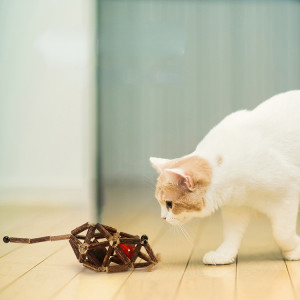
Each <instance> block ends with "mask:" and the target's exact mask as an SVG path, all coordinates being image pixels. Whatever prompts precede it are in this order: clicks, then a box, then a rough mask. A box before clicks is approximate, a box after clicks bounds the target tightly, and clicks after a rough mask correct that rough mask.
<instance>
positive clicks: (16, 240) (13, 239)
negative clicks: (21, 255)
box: [9, 237, 30, 244]
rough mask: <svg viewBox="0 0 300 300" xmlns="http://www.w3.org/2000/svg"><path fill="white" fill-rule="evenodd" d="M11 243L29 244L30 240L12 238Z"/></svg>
mask: <svg viewBox="0 0 300 300" xmlns="http://www.w3.org/2000/svg"><path fill="white" fill-rule="evenodd" d="M9 241H10V242H11V243H22V244H29V241H30V239H27V238H16V237H10V238H9Z"/></svg>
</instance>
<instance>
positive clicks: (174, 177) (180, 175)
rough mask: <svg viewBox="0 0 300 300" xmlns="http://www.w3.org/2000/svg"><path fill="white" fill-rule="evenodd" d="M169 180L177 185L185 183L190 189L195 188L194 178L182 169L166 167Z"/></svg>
mask: <svg viewBox="0 0 300 300" xmlns="http://www.w3.org/2000/svg"><path fill="white" fill-rule="evenodd" d="M164 172H165V173H166V175H167V177H168V180H169V182H171V183H172V184H175V185H180V184H184V185H185V186H186V187H187V188H188V189H189V190H190V191H192V190H193V189H194V180H193V178H192V177H191V176H189V175H187V174H185V172H184V171H183V170H182V169H165V170H164Z"/></svg>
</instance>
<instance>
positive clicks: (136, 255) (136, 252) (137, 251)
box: [130, 244, 142, 262]
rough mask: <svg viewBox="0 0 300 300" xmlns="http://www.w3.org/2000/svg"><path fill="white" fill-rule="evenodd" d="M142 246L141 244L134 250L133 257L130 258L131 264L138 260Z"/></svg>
mask: <svg viewBox="0 0 300 300" xmlns="http://www.w3.org/2000/svg"><path fill="white" fill-rule="evenodd" d="M141 247H142V245H141V244H137V245H136V247H135V249H134V250H133V253H132V256H131V258H130V260H131V262H135V260H136V259H137V257H138V255H139V252H140V250H141Z"/></svg>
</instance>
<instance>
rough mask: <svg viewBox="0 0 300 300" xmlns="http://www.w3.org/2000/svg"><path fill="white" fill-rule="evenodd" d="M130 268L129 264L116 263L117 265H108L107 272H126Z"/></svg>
mask: <svg viewBox="0 0 300 300" xmlns="http://www.w3.org/2000/svg"><path fill="white" fill-rule="evenodd" d="M128 269H129V267H128V266H127V265H116V266H108V267H106V271H107V273H114V272H124V271H127V270H128Z"/></svg>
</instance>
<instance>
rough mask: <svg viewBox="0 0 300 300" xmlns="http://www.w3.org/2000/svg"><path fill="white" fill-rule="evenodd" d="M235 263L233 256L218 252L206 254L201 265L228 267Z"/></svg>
mask: <svg viewBox="0 0 300 300" xmlns="http://www.w3.org/2000/svg"><path fill="white" fill-rule="evenodd" d="M234 261H235V256H232V255H228V254H226V253H220V252H218V251H210V252H207V253H206V254H205V255H204V257H203V263H204V264H206V265H228V264H232V263H234Z"/></svg>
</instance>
